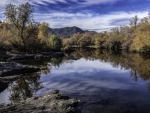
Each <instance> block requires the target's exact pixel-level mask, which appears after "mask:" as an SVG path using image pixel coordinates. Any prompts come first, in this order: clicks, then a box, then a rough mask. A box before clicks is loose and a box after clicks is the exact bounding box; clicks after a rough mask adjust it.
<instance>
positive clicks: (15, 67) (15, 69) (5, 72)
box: [0, 62, 40, 77]
mask: <svg viewBox="0 0 150 113" xmlns="http://www.w3.org/2000/svg"><path fill="white" fill-rule="evenodd" d="M39 70H40V69H39V68H36V67H32V66H26V65H21V64H19V63H14V62H0V77H5V76H12V75H20V74H25V73H33V72H37V71H39Z"/></svg>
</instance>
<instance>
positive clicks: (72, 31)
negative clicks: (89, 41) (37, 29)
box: [49, 26, 96, 38]
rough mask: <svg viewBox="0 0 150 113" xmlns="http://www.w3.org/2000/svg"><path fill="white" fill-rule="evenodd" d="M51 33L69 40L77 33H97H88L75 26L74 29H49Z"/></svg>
mask: <svg viewBox="0 0 150 113" xmlns="http://www.w3.org/2000/svg"><path fill="white" fill-rule="evenodd" d="M49 31H50V33H51V34H52V35H58V36H59V37H61V38H69V37H71V36H72V35H73V34H75V33H80V34H83V33H85V32H93V33H96V32H95V31H87V30H85V31H84V30H82V29H80V28H79V27H76V26H73V27H65V28H49Z"/></svg>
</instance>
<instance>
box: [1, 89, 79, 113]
mask: <svg viewBox="0 0 150 113" xmlns="http://www.w3.org/2000/svg"><path fill="white" fill-rule="evenodd" d="M78 103H79V100H77V99H70V98H69V97H68V96H66V95H63V94H59V91H58V90H53V91H51V92H49V93H47V94H45V95H44V96H42V97H32V98H28V99H26V100H22V101H21V102H19V103H15V104H7V105H5V104H3V105H0V112H1V113H18V112H19V113H76V110H75V107H76V106H77V105H78Z"/></svg>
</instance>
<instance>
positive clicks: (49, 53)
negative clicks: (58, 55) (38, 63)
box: [42, 52, 54, 55]
mask: <svg viewBox="0 0 150 113" xmlns="http://www.w3.org/2000/svg"><path fill="white" fill-rule="evenodd" d="M53 54H54V52H42V55H53Z"/></svg>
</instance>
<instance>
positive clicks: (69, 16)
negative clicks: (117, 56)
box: [0, 0, 150, 31]
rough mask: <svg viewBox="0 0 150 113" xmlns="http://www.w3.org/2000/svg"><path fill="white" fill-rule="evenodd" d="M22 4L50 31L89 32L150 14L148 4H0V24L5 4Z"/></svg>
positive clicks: (70, 0)
mask: <svg viewBox="0 0 150 113" xmlns="http://www.w3.org/2000/svg"><path fill="white" fill-rule="evenodd" d="M25 2H29V3H30V4H32V5H33V6H34V8H35V13H34V18H35V20H36V21H38V22H43V21H45V22H47V23H49V26H50V27H51V28H61V27H71V26H77V27H80V28H82V29H87V30H93V31H102V30H107V29H110V28H113V27H117V26H120V25H128V24H129V20H130V19H131V18H132V17H133V16H135V15H138V17H139V19H141V18H143V17H145V16H147V14H148V11H149V10H150V0H1V2H0V20H3V19H4V16H3V12H4V8H5V5H6V4H8V3H12V4H15V5H18V4H21V3H25Z"/></svg>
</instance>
